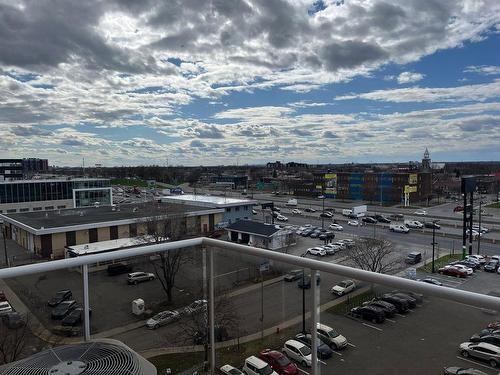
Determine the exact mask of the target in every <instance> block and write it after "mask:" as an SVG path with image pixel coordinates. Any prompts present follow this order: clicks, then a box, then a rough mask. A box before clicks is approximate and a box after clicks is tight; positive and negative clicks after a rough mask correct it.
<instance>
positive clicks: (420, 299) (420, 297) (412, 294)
mask: <svg viewBox="0 0 500 375" xmlns="http://www.w3.org/2000/svg"><path fill="white" fill-rule="evenodd" d="M391 293H392V294H404V295H406V296H407V297H411V298H413V299H414V300H415V301H416V302H417V303H420V304H422V303H423V302H424V295H423V294H421V293H417V292H412V291H406V290H404V291H402V290H393V291H392V292H391Z"/></svg>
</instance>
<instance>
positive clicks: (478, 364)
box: [457, 355, 496, 371]
mask: <svg viewBox="0 0 500 375" xmlns="http://www.w3.org/2000/svg"><path fill="white" fill-rule="evenodd" d="M457 358H458V359H461V360H462V361H466V362H469V363H473V364H475V365H477V366H482V367H485V368H487V369H490V370H493V371H496V369H495V368H494V367H491V366H487V365H483V364H482V363H479V362H476V361H471V360H470V359H467V358H464V357H460V356H459V355H457Z"/></svg>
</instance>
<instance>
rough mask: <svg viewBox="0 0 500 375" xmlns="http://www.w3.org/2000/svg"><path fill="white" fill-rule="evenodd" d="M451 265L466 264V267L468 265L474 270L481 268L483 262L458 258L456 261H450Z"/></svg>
mask: <svg viewBox="0 0 500 375" xmlns="http://www.w3.org/2000/svg"><path fill="white" fill-rule="evenodd" d="M450 265H451V266H455V265H457V266H465V267H468V268H472V270H477V269H479V268H481V264H480V263H478V262H476V261H475V260H472V259H471V260H467V259H464V260H457V261H455V262H451V263H450Z"/></svg>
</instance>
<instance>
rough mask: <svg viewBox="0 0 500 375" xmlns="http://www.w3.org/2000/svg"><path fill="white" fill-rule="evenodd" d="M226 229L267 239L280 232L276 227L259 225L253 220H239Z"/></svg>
mask: <svg viewBox="0 0 500 375" xmlns="http://www.w3.org/2000/svg"><path fill="white" fill-rule="evenodd" d="M226 229H229V230H234V231H236V232H245V233H251V234H258V235H260V236H266V237H271V236H272V235H273V234H274V233H276V232H277V231H279V229H278V228H276V226H274V225H271V224H264V223H259V222H257V221H252V220H238V221H237V222H235V223H233V224H231V225H229V226H227V227H226Z"/></svg>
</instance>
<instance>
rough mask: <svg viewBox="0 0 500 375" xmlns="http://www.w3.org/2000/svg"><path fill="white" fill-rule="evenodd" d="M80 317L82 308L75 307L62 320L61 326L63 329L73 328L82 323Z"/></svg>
mask: <svg viewBox="0 0 500 375" xmlns="http://www.w3.org/2000/svg"><path fill="white" fill-rule="evenodd" d="M82 316H83V307H77V308H75V309H73V310H72V311H70V312H69V314H68V315H66V316H65V317H64V318H63V320H62V321H61V325H62V326H65V327H74V326H76V325H78V324H80V323H81V322H82Z"/></svg>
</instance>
